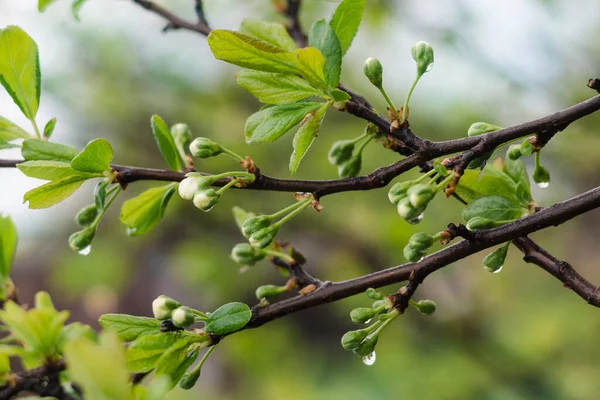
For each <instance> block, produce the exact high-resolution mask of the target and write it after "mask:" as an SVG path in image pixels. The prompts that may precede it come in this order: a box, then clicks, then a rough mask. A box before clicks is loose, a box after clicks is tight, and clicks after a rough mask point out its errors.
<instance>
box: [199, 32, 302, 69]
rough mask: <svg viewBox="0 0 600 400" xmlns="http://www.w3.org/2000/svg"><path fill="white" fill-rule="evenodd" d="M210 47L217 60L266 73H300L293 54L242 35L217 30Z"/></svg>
mask: <svg viewBox="0 0 600 400" xmlns="http://www.w3.org/2000/svg"><path fill="white" fill-rule="evenodd" d="M207 40H208V45H209V46H210V49H211V50H212V53H213V55H214V56H215V58H216V59H217V60H223V61H226V62H228V63H231V64H235V65H239V66H240V67H244V68H249V69H255V70H258V71H266V72H289V73H292V74H294V73H298V68H297V67H296V57H295V56H294V54H293V53H291V52H289V51H286V50H284V49H282V48H281V47H277V46H273V45H272V44H269V43H267V42H265V41H262V40H257V39H254V38H253V37H251V36H248V35H244V34H242V33H238V32H233V31H228V30H222V29H215V30H213V31H212V32H211V33H210V34H209V35H208V39H207Z"/></svg>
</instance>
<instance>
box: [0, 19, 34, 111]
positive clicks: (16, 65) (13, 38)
mask: <svg viewBox="0 0 600 400" xmlns="http://www.w3.org/2000/svg"><path fill="white" fill-rule="evenodd" d="M40 81H41V76H40V62H39V58H38V48H37V45H36V44H35V42H34V41H33V39H32V38H31V37H29V35H27V33H25V31H23V30H22V29H21V28H19V27H18V26H12V25H11V26H8V27H7V28H5V29H3V30H0V83H2V86H4V88H5V89H6V91H7V92H8V94H9V95H10V97H12V99H13V100H14V102H15V103H16V104H17V105H18V106H19V108H20V109H21V111H22V112H23V114H25V116H26V117H27V118H28V119H29V120H34V118H35V115H36V114H37V110H38V106H39V103H40Z"/></svg>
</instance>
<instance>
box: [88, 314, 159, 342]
mask: <svg viewBox="0 0 600 400" xmlns="http://www.w3.org/2000/svg"><path fill="white" fill-rule="evenodd" d="M98 322H99V323H100V326H101V327H102V328H104V329H111V330H113V331H114V332H116V333H117V335H118V336H119V339H120V340H121V341H123V342H132V341H134V340H136V339H137V338H138V337H141V336H144V335H151V334H157V333H160V323H161V322H160V321H159V320H157V319H156V318H147V317H136V316H134V315H127V314H104V315H102V316H101V317H100V319H99V320H98Z"/></svg>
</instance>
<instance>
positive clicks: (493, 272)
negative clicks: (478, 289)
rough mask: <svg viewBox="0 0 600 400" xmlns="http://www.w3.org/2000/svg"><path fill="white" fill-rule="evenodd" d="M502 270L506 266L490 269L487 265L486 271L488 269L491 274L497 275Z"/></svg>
mask: <svg viewBox="0 0 600 400" xmlns="http://www.w3.org/2000/svg"><path fill="white" fill-rule="evenodd" d="M502 268H504V265H501V266H500V267H498V268H490V267H488V266H487V265H485V269H487V270H488V272H491V273H492V274H497V273H498V272H500V271H502Z"/></svg>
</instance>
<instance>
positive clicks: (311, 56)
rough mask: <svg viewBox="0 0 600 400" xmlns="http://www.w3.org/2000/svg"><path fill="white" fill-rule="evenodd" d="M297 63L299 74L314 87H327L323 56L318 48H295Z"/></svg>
mask: <svg viewBox="0 0 600 400" xmlns="http://www.w3.org/2000/svg"><path fill="white" fill-rule="evenodd" d="M296 57H297V65H298V70H299V71H300V74H301V75H302V76H303V77H304V79H306V80H307V81H309V82H310V84H311V85H313V86H314V87H316V88H323V89H327V88H328V85H327V81H326V80H325V73H324V69H325V57H323V54H321V52H320V51H319V50H318V49H315V48H314V47H306V48H304V49H298V50H296Z"/></svg>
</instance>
